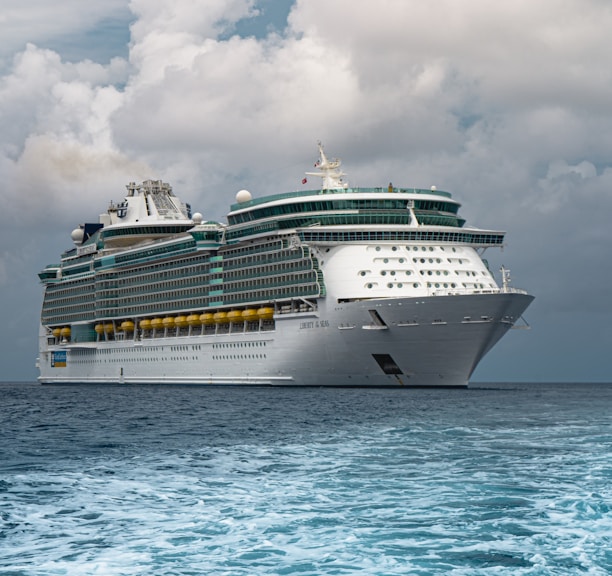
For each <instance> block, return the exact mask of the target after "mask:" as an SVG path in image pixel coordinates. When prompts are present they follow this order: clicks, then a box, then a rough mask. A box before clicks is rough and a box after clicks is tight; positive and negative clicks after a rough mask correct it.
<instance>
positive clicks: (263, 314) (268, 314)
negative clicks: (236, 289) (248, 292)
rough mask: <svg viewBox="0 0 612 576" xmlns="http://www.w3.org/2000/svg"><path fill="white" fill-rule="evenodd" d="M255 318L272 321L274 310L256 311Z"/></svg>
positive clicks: (263, 309)
mask: <svg viewBox="0 0 612 576" xmlns="http://www.w3.org/2000/svg"><path fill="white" fill-rule="evenodd" d="M257 317H258V318H260V319H261V320H272V319H273V318H274V308H270V307H267V306H266V307H264V308H259V309H258V310H257Z"/></svg>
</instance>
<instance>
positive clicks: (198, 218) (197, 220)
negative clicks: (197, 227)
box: [191, 212, 204, 224]
mask: <svg viewBox="0 0 612 576" xmlns="http://www.w3.org/2000/svg"><path fill="white" fill-rule="evenodd" d="M191 219H192V220H193V223H194V224H202V220H203V219H204V217H203V216H202V214H200V213H199V212H196V213H195V214H194V215H193V217H192V218H191Z"/></svg>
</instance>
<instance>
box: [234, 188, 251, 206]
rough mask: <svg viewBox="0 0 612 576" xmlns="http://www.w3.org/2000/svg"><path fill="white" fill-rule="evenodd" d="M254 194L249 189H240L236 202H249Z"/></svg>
mask: <svg viewBox="0 0 612 576" xmlns="http://www.w3.org/2000/svg"><path fill="white" fill-rule="evenodd" d="M252 198H253V196H251V193H250V192H249V191H248V190H240V191H239V192H238V194H236V202H238V203H240V204H242V203H243V202H248V201H249V200H251V199H252Z"/></svg>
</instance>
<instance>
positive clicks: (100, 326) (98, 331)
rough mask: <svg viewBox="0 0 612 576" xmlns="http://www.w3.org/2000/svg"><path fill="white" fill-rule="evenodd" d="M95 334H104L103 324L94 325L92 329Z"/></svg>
mask: <svg viewBox="0 0 612 576" xmlns="http://www.w3.org/2000/svg"><path fill="white" fill-rule="evenodd" d="M94 330H95V331H96V334H104V324H96V326H95V327H94Z"/></svg>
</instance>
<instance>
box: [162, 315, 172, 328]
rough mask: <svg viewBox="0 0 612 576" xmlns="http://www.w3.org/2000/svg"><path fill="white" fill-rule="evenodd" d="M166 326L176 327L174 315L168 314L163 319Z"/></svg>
mask: <svg viewBox="0 0 612 576" xmlns="http://www.w3.org/2000/svg"><path fill="white" fill-rule="evenodd" d="M163 324H164V328H174V326H175V324H174V316H166V317H165V318H164V319H163Z"/></svg>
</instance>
